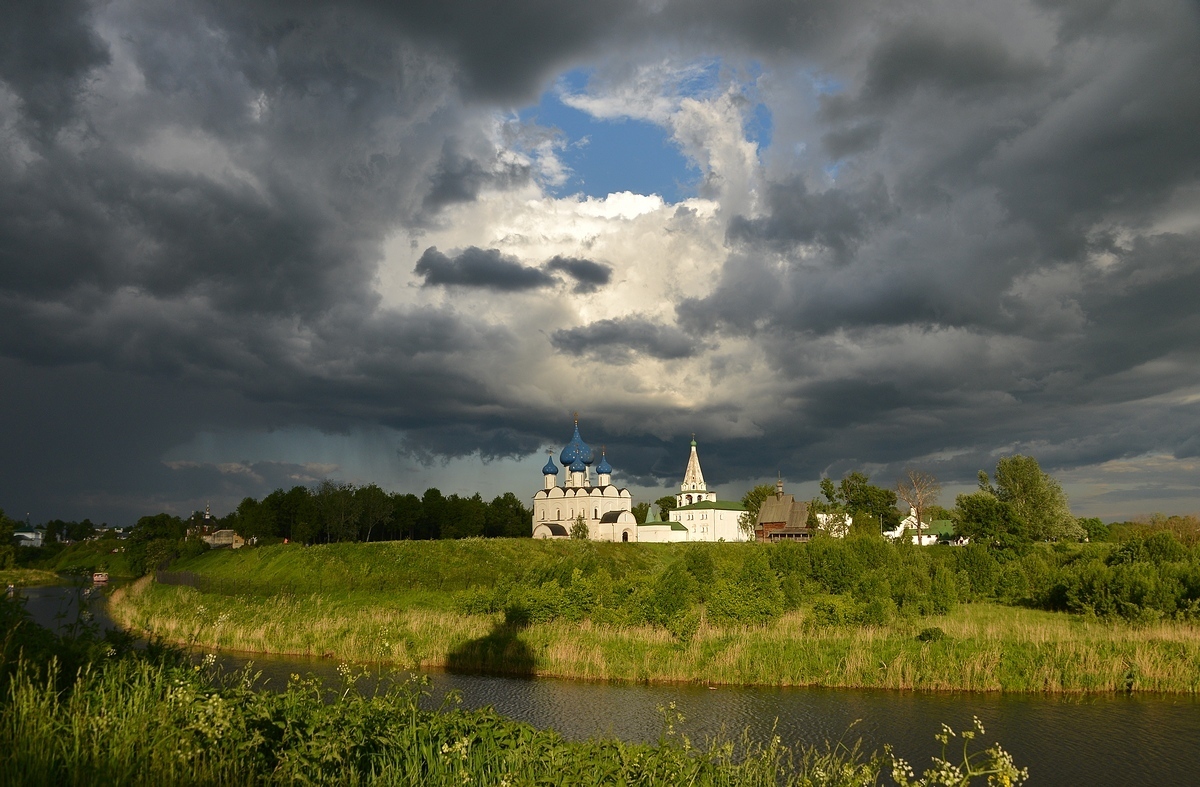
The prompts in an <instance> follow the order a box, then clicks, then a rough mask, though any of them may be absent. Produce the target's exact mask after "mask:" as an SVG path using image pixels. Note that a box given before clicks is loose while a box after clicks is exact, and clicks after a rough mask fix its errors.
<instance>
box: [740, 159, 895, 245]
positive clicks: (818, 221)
mask: <svg viewBox="0 0 1200 787" xmlns="http://www.w3.org/2000/svg"><path fill="white" fill-rule="evenodd" d="M766 201H767V215H766V216H764V217H761V218H752V219H748V218H746V217H744V216H735V217H734V218H733V219H732V220H731V221H730V222H729V232H728V238H729V240H730V241H733V242H739V241H741V242H751V243H764V244H767V245H769V246H771V247H774V248H776V249H788V248H790V247H791V246H794V245H796V244H800V243H815V244H818V245H820V246H823V247H825V248H827V249H829V250H830V251H832V252H833V255H834V257H835V258H836V259H838V260H839V261H840V260H845V259H846V258H847V256H848V255H849V254H850V253H851V252H852V251H853V250H854V247H855V245H856V244H857V243H858V242H859V241H860V240H861V239H862V237H863V236H864V235H865V234H866V233H867V232H868V231H870V229H871V228H872V226H873V225H874V224H877V223H878V222H881V221H883V220H885V219H886V217H887V214H888V212H889V211H890V209H891V202H890V199H889V197H888V193H887V188H886V187H885V186H884V183H883V179H882V178H875V179H874V180H873V181H871V182H870V183H867V184H866V185H865V187H864V188H862V189H861V190H856V191H847V190H844V189H838V188H833V189H829V190H827V191H823V192H821V193H819V194H812V193H810V192H809V190H808V187H807V186H806V185H805V183H804V180H803V179H802V178H800V177H795V178H793V179H791V180H789V181H787V182H785V183H771V184H769V185H768V188H767V200H766Z"/></svg>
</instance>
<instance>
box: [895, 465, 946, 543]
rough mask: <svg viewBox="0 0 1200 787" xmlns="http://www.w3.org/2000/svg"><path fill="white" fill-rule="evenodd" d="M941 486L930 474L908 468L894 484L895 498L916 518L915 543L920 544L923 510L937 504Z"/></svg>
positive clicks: (923, 521)
mask: <svg viewBox="0 0 1200 787" xmlns="http://www.w3.org/2000/svg"><path fill="white" fill-rule="evenodd" d="M941 491H942V485H941V483H939V482H938V480H937V478H935V477H934V476H933V474H932V473H926V472H925V471H923V470H917V469H916V468H912V467H909V468H907V469H905V471H904V476H903V477H902V478H901V479H900V480H899V481H897V482H896V497H898V498H900V499H901V500H903V501H904V502H905V503H908V506H909V508H911V509H912V511H913V513H914V514H916V517H917V543H918V544H920V543H921V530H922V528H923V527H924V523H925V520H924V514H925V510H926V509H928V508H929V507H930V506H932V505H936V504H937V499H938V493H939V492H941Z"/></svg>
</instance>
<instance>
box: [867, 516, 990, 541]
mask: <svg viewBox="0 0 1200 787" xmlns="http://www.w3.org/2000/svg"><path fill="white" fill-rule="evenodd" d="M883 535H884V536H886V537H887V538H890V539H892V540H898V539H900V538H905V537H908V538H911V539H912V542H913V543H914V544H917V545H918V546H925V547H927V546H931V545H933V544H953V545H955V546H962V545H963V544H966V543H967V542H968V541H970V539H969V538H967V537H966V536H956V535H955V533H954V522H953V521H952V520H949V519H935V520H933V521H932V522H924V523H923V524H922V527H921V535H920V537H918V536H917V515H916V513H915V512H912V513H910V514H909V515H908V516H907V517H905V518H904V519H902V520H901V521H900V524H898V525H896V527H895V528H894V529H892V530H885V531H883Z"/></svg>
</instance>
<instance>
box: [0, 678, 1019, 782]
mask: <svg viewBox="0 0 1200 787" xmlns="http://www.w3.org/2000/svg"><path fill="white" fill-rule="evenodd" d="M52 672H53V668H52ZM361 677H362V676H361V675H355V674H353V673H352V672H351V670H349V669H348V668H345V669H344V670H343V681H342V685H341V686H340V687H338V688H337V689H336V690H331V689H328V688H326V687H324V686H323V685H322V684H321V683H320V682H319V681H317V680H315V679H312V678H300V677H298V676H292V679H291V680H290V681H289V682H288V685H287V687H286V688H285V689H284V690H283V691H281V692H278V693H276V692H272V691H266V690H262V689H261V687H256V686H255V679H254V676H252V675H251V674H250V673H249V671H248V670H246V671H243V672H241V673H237V674H234V675H231V676H226V677H225V678H223V679H220V678H217V676H215V675H214V674H213V673H212V671H211V670H210V669H209V668H207V667H192V666H188V665H186V664H180V663H174V664H172V663H169V662H167V663H161V662H160V663H154V662H153V661H152V660H147V659H145V658H142V657H134V656H125V657H122V658H115V659H112V660H111V661H110V663H106V664H94V665H90V666H88V667H86V668H84V669H82V670H80V672H79V673H78V675H77V677H76V680H75V681H74V684H73V685H72V686H71V687H70V689H69V690H68V691H66V692H64V693H60V692H58V691H56V690H55V689H54V686H53V682H52V680H53V675H51V682H49V683H48V682H46V681H45V680H42V679H39V678H38V677H37V676H36V671H35V670H34V669H32V667H31V665H29V664H28V663H26V662H22V663H21V665H20V666H19V668H18V670H17V674H16V679H15V680H14V681H13V683H12V685H11V687H10V693H9V695H8V697H7V698H6V700H5V702H4V704H3V706H2V707H0V736H2V737H3V738H4V739H5V740H8V741H19V742H20V745H16V746H9V747H6V748H5V749H4V750H3V751H0V782H3V783H5V784H24V785H42V784H45V785H84V784H89V785H90V784H97V783H99V784H116V785H124V784H129V785H136V784H196V785H201V784H222V785H225V784H275V783H287V784H294V783H303V784H372V785H375V784H379V785H385V784H388V785H390V784H412V785H456V786H459V785H463V784H487V785H529V784H626V785H634V784H646V785H650V784H704V785H873V784H877V783H879V779H880V774H881V771H882V769H883V767H884V765H885V761H886V760H887V756H878V755H876V756H865V755H864V754H863V752H862V751H861V749H860V748H859V747H858V745H855V746H853V747H845V746H842V745H840V744H839V745H836V746H827V747H826V748H825V749H824V750H820V749H807V750H803V751H801V752H799V753H798V754H797V755H793V753H792V752H791V751H790V750H789V749H787V748H786V747H784V746H782V745H781V744H780V741H779V738H778V736H775V737H773V738H772V739H771V740H770V741H769V742H768V743H766V744H765V745H761V746H760V745H756V744H753V743H751V742H749V741H748V740H743V742H742V743H741V745H740V746H735V745H733V744H732V743H730V742H724V743H716V744H711V745H708V746H705V747H700V748H696V747H693V746H692V744H691V742H690V741H688V739H687V738H686V737H684V736H682V735H679V734H678V732H677V731H676V729H675V724H676V723H678V722H679V721H682V717H681V716H680V715H678V714H677V712H676V711H675V709H674V707H670V708H664V709H661V710H662V711H663V712H664V717H665V721H664V728H663V733H662V735H661V737H660V740H659V742H658V743H656V744H631V743H624V742H621V741H615V740H590V741H584V742H573V741H568V740H566V739H564V738H563V737H562V736H560V735H559V734H557V733H556V732H554V731H552V730H537V729H535V728H533V727H531V726H529V725H527V724H522V723H519V722H515V721H512V720H509V719H505V718H503V717H501V716H500V715H498V714H497V713H496V712H495V711H493V710H491V709H490V708H485V709H482V710H463V709H461V708H457V707H454V706H453V704H452V703H444V704H443V707H442V708H441V709H439V710H424V709H422V708H421V706H420V698H421V696H422V686H423V685H424V684H423V683H422V682H421V681H420V680H411V679H410V680H408V681H404V682H393V683H388V682H386V681H385V682H383V683H382V684H380V687H379V688H377V689H376V691H375V692H374V693H373V694H369V695H368V694H364V693H360V692H359V691H358V690H357V687H356V685H355V684H356V683H357V681H358V680H359V679H360V678H361ZM889 755H890V752H889ZM890 762H891V765H892V768H893V772H894V773H895V774H899V775H901V776H903V778H902V779H900V783H901V784H906V785H943V784H945V785H949V784H955V785H966V784H970V783H971V778H970V777H971V776H989V777H993V778H997V782H996V783H1002V784H1019V783H1020V782H1021V781H1022V780H1023V779H1024V773H1023V772H1020V771H1018V770H1017V769H1016V768H1015V766H1013V765H1012V762H1011V760H1010V759H1009V758H1008V756H1007V755H1006V754H1005V753H1004V752H1003V750H1001V749H999V747H994V748H992V749H987V750H984V751H982V752H978V753H975V754H969V753H968V752H967V751H966V750H965V749H964V762H963V764H962V765H953V764H951V763H950V762H949V761H945V760H936V761H935V767H934V768H933V769H931V770H929V771H927V772H926V773H925V774H924V776H923V777H922V778H920V779H918V778H916V777H915V776H913V774H912V772H911V769H908V766H907V764H905V763H904V762H903V761H902V760H897V759H895V758H894V757H892V758H891V760H890ZM950 776H954V777H955V778H953V779H950V778H949V777H950ZM897 778H898V777H897Z"/></svg>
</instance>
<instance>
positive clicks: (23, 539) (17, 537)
mask: <svg viewBox="0 0 1200 787" xmlns="http://www.w3.org/2000/svg"><path fill="white" fill-rule="evenodd" d="M45 538H46V533H45V531H44V530H39V529H38V528H35V527H23V528H21V529H20V530H16V531H13V543H15V544H16V545H17V546H22V547H40V546H41V545H42V543H43V542H44V540H45Z"/></svg>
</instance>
